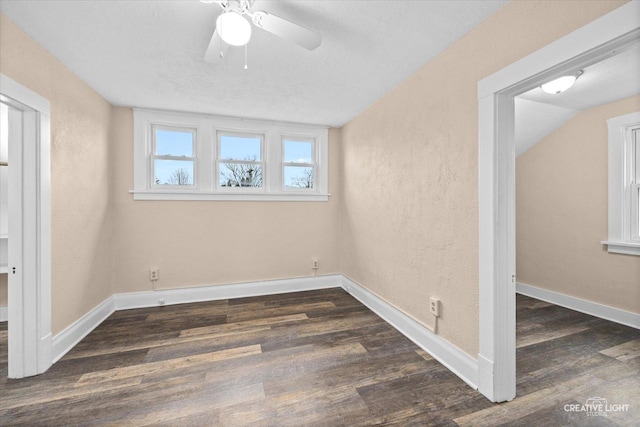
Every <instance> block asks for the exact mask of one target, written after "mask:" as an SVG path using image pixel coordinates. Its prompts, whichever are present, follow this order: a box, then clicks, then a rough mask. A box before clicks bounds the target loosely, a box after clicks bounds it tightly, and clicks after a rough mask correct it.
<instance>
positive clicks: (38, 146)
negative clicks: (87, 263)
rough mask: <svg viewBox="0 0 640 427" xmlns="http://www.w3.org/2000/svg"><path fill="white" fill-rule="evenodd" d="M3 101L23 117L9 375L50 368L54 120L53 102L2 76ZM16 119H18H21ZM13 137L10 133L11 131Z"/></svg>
mask: <svg viewBox="0 0 640 427" xmlns="http://www.w3.org/2000/svg"><path fill="white" fill-rule="evenodd" d="M0 100H1V101H2V102H4V103H6V104H8V105H10V106H11V107H13V108H14V109H15V110H14V111H19V112H20V114H21V116H22V117H21V118H20V120H21V122H22V123H21V131H22V132H21V134H20V135H18V134H16V137H17V136H19V137H20V139H21V141H20V143H19V144H15V143H14V144H11V141H10V144H9V150H10V154H9V157H10V158H9V161H10V162H11V163H12V168H10V171H9V173H10V176H11V178H10V179H11V180H12V181H13V184H12V185H11V186H10V191H9V199H10V202H9V207H8V213H9V218H10V220H11V222H12V224H14V226H12V228H11V229H10V232H9V234H10V237H9V238H10V239H11V240H12V244H11V245H10V246H9V251H8V252H9V253H8V258H9V260H8V261H9V262H8V269H9V303H8V322H9V325H10V326H9V327H10V331H9V332H10V333H9V340H8V347H9V351H8V359H9V364H8V375H9V377H10V378H22V377H25V376H30V375H37V374H40V373H42V372H45V371H46V370H47V369H48V368H49V366H51V360H52V359H51V351H52V339H51V176H50V165H51V161H50V145H51V130H50V128H51V118H50V111H51V108H50V104H49V101H48V100H46V99H45V98H43V97H42V96H40V95H38V94H37V93H35V92H33V91H31V90H29V89H28V88H26V87H24V86H22V85H21V84H19V83H18V82H16V81H14V80H12V79H11V78H9V77H7V76H5V75H4V74H1V73H0ZM16 120H17V119H16ZM9 131H10V132H11V129H9Z"/></svg>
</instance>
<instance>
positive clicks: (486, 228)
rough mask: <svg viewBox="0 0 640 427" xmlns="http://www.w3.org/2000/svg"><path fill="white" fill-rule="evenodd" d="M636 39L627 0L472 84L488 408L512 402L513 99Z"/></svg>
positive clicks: (482, 366)
mask: <svg viewBox="0 0 640 427" xmlns="http://www.w3.org/2000/svg"><path fill="white" fill-rule="evenodd" d="M638 37H640V2H638V1H632V2H630V3H627V4H625V5H623V6H621V7H619V8H618V9H616V10H614V11H612V12H610V13H608V14H606V15H604V16H602V17H601V18H599V19H597V20H595V21H593V22H591V23H589V24H587V25H586V26H584V27H582V28H580V29H578V30H576V31H574V32H572V33H570V34H568V35H566V36H564V37H562V38H561V39H558V40H557V41H555V42H553V43H551V44H549V45H547V46H546V47H544V48H542V49H540V50H538V51H536V52H534V53H532V54H531V55H529V56H527V57H525V58H523V59H521V60H519V61H517V62H515V63H513V64H511V65H509V66H507V67H505V68H503V69H502V70H500V71H498V72H496V73H494V74H492V75H491V76H489V77H487V78H485V79H483V80H481V81H480V82H479V83H478V108H479V112H478V118H479V129H478V169H479V171H478V198H479V262H480V265H479V267H480V271H479V278H480V283H479V292H480V295H479V301H480V348H479V353H478V390H479V391H480V392H481V393H482V394H484V395H485V396H486V397H488V398H489V399H491V400H492V401H494V402H503V401H508V400H512V399H513V398H515V396H516V341H515V340H516V336H515V325H516V318H515V147H514V136H513V134H514V101H513V99H514V97H515V96H517V95H519V94H521V93H523V92H526V91H527V90H529V89H532V88H534V87H537V86H539V85H540V84H541V83H544V82H545V81H549V80H552V79H553V78H555V77H558V76H560V75H563V74H565V73H569V72H572V71H577V70H579V69H581V68H583V67H586V66H588V65H591V64H594V63H596V62H599V61H601V60H602V59H603V58H605V57H607V56H610V55H612V54H613V52H614V51H616V50H617V49H620V48H621V47H624V46H625V45H627V44H629V43H630V41H631V40H633V39H635V40H636V41H637V40H638Z"/></svg>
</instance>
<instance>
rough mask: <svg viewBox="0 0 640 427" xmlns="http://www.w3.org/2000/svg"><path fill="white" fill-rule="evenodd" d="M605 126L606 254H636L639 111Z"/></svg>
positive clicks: (639, 247) (639, 239)
mask: <svg viewBox="0 0 640 427" xmlns="http://www.w3.org/2000/svg"><path fill="white" fill-rule="evenodd" d="M607 124H608V126H609V240H607V241H605V242H603V243H604V244H606V245H607V247H608V250H609V252H615V253H623V254H629V255H640V202H639V199H640V112H637V113H631V114H626V115H624V116H620V117H615V118H612V119H609V120H608V121H607Z"/></svg>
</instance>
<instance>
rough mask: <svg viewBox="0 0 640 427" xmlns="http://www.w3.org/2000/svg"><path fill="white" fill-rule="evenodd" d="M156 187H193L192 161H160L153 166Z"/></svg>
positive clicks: (157, 160) (156, 161)
mask: <svg viewBox="0 0 640 427" xmlns="http://www.w3.org/2000/svg"><path fill="white" fill-rule="evenodd" d="M153 172H154V174H155V177H154V182H155V184H156V185H193V161H192V160H160V159H156V160H155V161H154V164H153Z"/></svg>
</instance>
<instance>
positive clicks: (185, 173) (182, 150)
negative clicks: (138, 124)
mask: <svg viewBox="0 0 640 427" xmlns="http://www.w3.org/2000/svg"><path fill="white" fill-rule="evenodd" d="M151 140H152V144H151V145H152V155H151V171H152V176H153V178H152V187H156V188H157V187H167V186H168V187H172V186H178V187H183V186H184V187H191V188H193V187H194V185H195V170H196V157H195V152H196V147H195V146H196V131H195V129H189V128H177V127H166V126H156V125H153V126H152V128H151Z"/></svg>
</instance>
